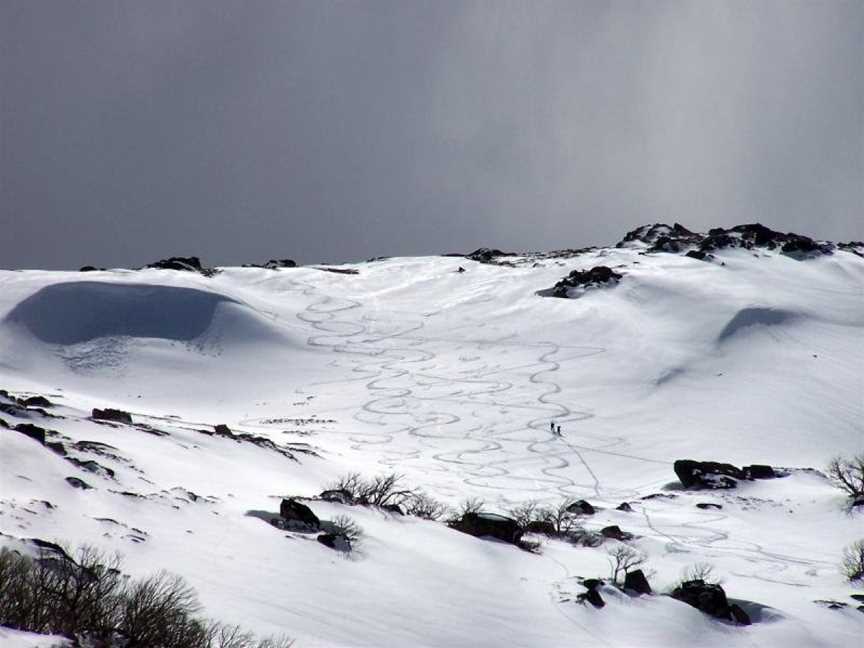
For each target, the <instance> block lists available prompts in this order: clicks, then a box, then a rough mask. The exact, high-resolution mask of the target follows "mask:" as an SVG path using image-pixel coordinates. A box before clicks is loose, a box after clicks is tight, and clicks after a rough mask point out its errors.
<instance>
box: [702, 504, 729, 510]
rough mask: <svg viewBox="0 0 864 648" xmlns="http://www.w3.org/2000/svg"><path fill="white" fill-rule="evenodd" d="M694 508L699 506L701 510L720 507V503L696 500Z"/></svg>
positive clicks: (721, 506)
mask: <svg viewBox="0 0 864 648" xmlns="http://www.w3.org/2000/svg"><path fill="white" fill-rule="evenodd" d="M696 508H700V509H703V510H706V509H722V508H723V505H722V504H717V503H715V502H696Z"/></svg>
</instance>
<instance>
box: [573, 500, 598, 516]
mask: <svg viewBox="0 0 864 648" xmlns="http://www.w3.org/2000/svg"><path fill="white" fill-rule="evenodd" d="M567 512H568V513H573V514H574V515H594V507H593V506H591V504H589V503H588V502H586V501H585V500H578V501H576V502H573V503H572V504H571V505H570V506H568V507H567Z"/></svg>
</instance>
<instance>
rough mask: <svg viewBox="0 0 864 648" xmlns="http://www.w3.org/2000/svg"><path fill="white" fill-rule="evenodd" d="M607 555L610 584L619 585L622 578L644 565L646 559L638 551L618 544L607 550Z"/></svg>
mask: <svg viewBox="0 0 864 648" xmlns="http://www.w3.org/2000/svg"><path fill="white" fill-rule="evenodd" d="M606 553H608V554H609V558H608V559H607V560H608V561H609V567H610V569H611V577H612V582H613V583H614V584H615V585H619V584H620V583H621V581H622V577H623V576H626V575H627V573H628V572H631V571H633V570H634V569H636V568H637V567H641V566H642V565H644V564H645V563H646V562H647V561H648V558H647V556H645V554H643V553H642V552H640V551H637V550H636V549H634V548H633V547H629V546H627V545H625V544H619V545H616V546H615V547H612V548H611V549H609V550H607V552H606Z"/></svg>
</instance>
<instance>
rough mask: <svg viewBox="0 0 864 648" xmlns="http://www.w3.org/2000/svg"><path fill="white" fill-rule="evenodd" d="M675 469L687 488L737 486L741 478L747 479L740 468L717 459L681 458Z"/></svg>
mask: <svg viewBox="0 0 864 648" xmlns="http://www.w3.org/2000/svg"><path fill="white" fill-rule="evenodd" d="M674 469H675V474H676V475H677V476H678V479H679V480H680V481H681V484H682V485H683V486H684V487H685V488H713V489H717V488H735V487H736V486H737V485H738V481H739V480H742V479H747V475H746V474H745V473H744V471H743V470H741V469H740V468H738V467H736V466H733V465H732V464H727V463H718V462H716V461H693V460H692V459H679V460H678V461H676V462H675V465H674Z"/></svg>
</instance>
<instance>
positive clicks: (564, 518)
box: [543, 497, 582, 536]
mask: <svg viewBox="0 0 864 648" xmlns="http://www.w3.org/2000/svg"><path fill="white" fill-rule="evenodd" d="M575 502H576V499H575V498H572V497H568V498H565V499H563V500H562V501H561V502H559V503H558V504H557V505H556V506H551V507H547V508H545V509H543V517H544V519H546V520H548V521H549V522H551V523H552V526H553V527H555V533H556V534H558V535H559V536H569V535H572V534H574V533H575V534H577V535H578V534H579V532H581V531H582V522H581V521H580V520H579V516H578V515H576V514H575V513H571V512H570V511H568V510H567V509H568V508H569V507H570V506H572V505H573V504H574V503H575Z"/></svg>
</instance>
